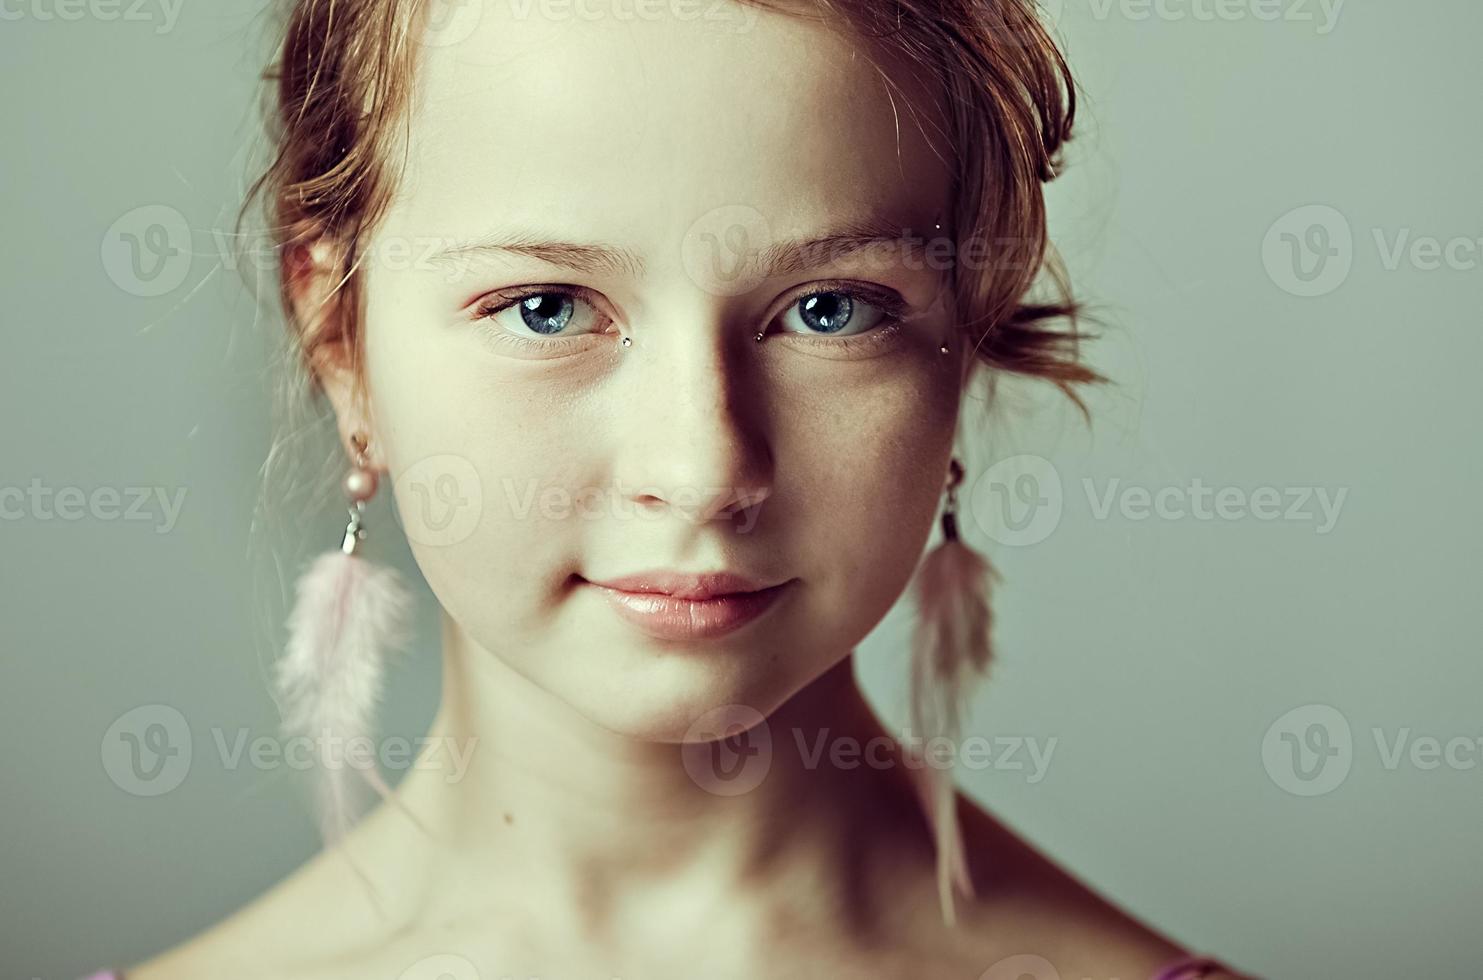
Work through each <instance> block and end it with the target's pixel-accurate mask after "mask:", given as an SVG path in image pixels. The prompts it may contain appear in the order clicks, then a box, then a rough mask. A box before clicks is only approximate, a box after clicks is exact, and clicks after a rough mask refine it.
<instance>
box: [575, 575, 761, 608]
mask: <svg viewBox="0 0 1483 980" xmlns="http://www.w3.org/2000/svg"><path fill="white" fill-rule="evenodd" d="M588 581H589V582H591V583H592V584H593V585H600V586H602V587H603V588H606V589H616V590H618V591H619V592H648V593H659V594H661V595H668V596H673V597H675V598H676V599H696V600H699V599H712V598H715V597H716V596H722V595H735V594H736V593H738V592H760V591H761V590H763V589H766V588H770V587H771V586H770V585H769V583H767V582H763V581H760V580H758V579H755V578H752V577H750V576H747V575H741V574H738V573H736V572H726V571H720V572H676V571H671V570H669V569H663V568H656V569H652V570H650V571H647V572H637V573H635V574H633V575H624V576H622V577H621V578H610V579H603V580H601V581H599V580H597V579H588ZM779 584H780V583H779Z"/></svg>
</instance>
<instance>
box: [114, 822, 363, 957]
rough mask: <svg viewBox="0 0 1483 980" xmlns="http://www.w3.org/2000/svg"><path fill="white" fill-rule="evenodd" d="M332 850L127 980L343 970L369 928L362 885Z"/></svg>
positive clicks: (159, 955) (318, 856)
mask: <svg viewBox="0 0 1483 980" xmlns="http://www.w3.org/2000/svg"><path fill="white" fill-rule="evenodd" d="M341 864H342V862H337V861H332V860H330V859H329V854H328V853H327V852H325V851H320V852H318V853H317V854H316V855H315V856H314V857H313V858H311V859H310V860H309V861H308V862H306V863H305V864H303V865H301V866H299V867H298V868H297V869H295V870H294V871H292V872H291V873H289V874H288V875H286V876H285V877H284V878H282V879H280V880H279V881H278V882H277V883H276V884H274V885H273V886H272V887H270V888H269V889H267V890H266V891H264V892H263V893H262V894H260V895H258V896H257V897H256V898H254V899H253V900H252V901H250V902H249V903H248V904H246V905H244V906H242V907H240V908H238V909H236V910H235V911H233V912H231V913H230V914H228V915H227V916H225V917H224V918H222V919H220V920H218V921H217V922H215V923H214V924H212V925H211V926H209V927H207V928H206V929H204V930H202V931H201V932H198V933H196V934H195V935H193V936H190V937H188V938H187V939H184V940H182V941H181V942H179V943H177V944H175V945H174V946H171V947H169V948H167V949H165V950H163V951H161V952H159V953H157V954H156V955H154V956H152V957H150V958H149V959H146V960H144V961H143V962H141V963H139V964H137V965H135V966H132V967H129V968H127V969H125V970H124V971H123V975H124V980H201V978H202V977H231V978H233V980H236V978H243V980H254V978H259V977H261V978H263V980H268V978H275V980H282V978H284V977H288V976H292V977H296V978H304V980H311V978H314V977H317V976H331V975H340V974H338V973H337V972H335V971H334V970H333V969H332V967H333V965H334V962H335V960H336V958H337V957H338V955H339V954H340V952H341V951H343V950H344V948H345V944H346V943H347V942H352V941H353V936H354V934H355V930H356V929H358V928H363V927H362V926H361V925H359V923H361V922H363V920H364V910H363V909H361V908H360V907H359V906H360V905H361V904H362V903H361V902H360V901H359V900H358V898H357V896H358V895H359V894H360V890H359V889H358V888H357V887H355V884H354V882H353V881H351V880H350V873H349V872H347V871H346V870H345V869H344V868H343V867H342V866H341Z"/></svg>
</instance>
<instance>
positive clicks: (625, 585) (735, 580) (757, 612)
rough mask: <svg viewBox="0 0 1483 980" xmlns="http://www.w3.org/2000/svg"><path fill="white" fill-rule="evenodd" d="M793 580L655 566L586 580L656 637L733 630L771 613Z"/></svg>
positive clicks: (707, 636)
mask: <svg viewBox="0 0 1483 980" xmlns="http://www.w3.org/2000/svg"><path fill="white" fill-rule="evenodd" d="M792 582H793V580H792V579H789V580H788V581H786V582H781V583H779V584H777V585H772V586H765V585H763V584H762V583H760V582H758V581H757V580H755V579H751V578H748V577H746V576H743V575H737V574H735V573H732V572H706V573H701V574H687V573H682V572H669V571H663V570H655V571H650V572H642V573H639V574H637V575H625V576H623V577H622V578H615V579H607V580H604V581H601V582H594V581H591V580H588V581H587V584H589V585H591V586H592V587H594V588H595V589H597V591H598V592H600V593H601V594H602V595H603V597H604V598H605V599H607V600H608V602H609V604H610V605H611V606H612V607H613V610H614V611H615V612H617V613H618V615H619V616H621V617H622V618H623V619H625V620H627V621H628V622H630V623H632V624H633V625H634V626H636V627H638V628H639V629H640V630H642V631H643V632H645V633H647V634H648V635H650V636H652V637H654V638H655V639H659V640H708V639H715V638H716V637H720V636H725V635H726V634H728V633H732V632H735V631H736V630H739V629H741V628H742V627H743V626H745V625H746V624H747V623H750V622H751V621H752V620H754V619H756V618H758V617H759V616H761V615H762V614H763V613H765V612H767V610H769V609H771V608H772V606H773V604H774V603H776V602H777V600H778V599H779V598H780V597H781V596H782V594H783V593H784V592H785V591H786V590H787V587H788V586H789V585H791V584H792Z"/></svg>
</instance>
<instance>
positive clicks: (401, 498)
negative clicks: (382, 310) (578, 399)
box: [366, 317, 600, 638]
mask: <svg viewBox="0 0 1483 980" xmlns="http://www.w3.org/2000/svg"><path fill="white" fill-rule="evenodd" d="M416 322H417V321H415V320H413V319H412V318H411V317H408V318H407V319H406V320H404V321H403V323H416ZM382 324H385V326H384V329H380V330H378V329H376V328H377V327H378V326H381V325H382ZM369 326H370V332H369V333H368V335H367V338H366V340H367V345H366V350H367V372H368V377H369V380H370V384H371V390H372V391H373V393H374V404H375V411H376V424H377V429H378V431H379V433H380V435H381V438H382V441H383V446H384V450H385V452H386V462H387V465H388V469H389V470H390V474H391V477H392V479H391V480H390V481H389V482H390V484H391V489H392V491H393V493H394V496H395V506H396V509H397V516H398V518H399V520H400V523H401V525H402V529H403V531H404V532H405V533H406V536H407V540H408V544H409V546H410V548H411V551H412V553H413V556H414V557H415V558H416V560H417V563H418V566H419V567H420V568H421V570H422V572H423V575H424V577H425V578H426V579H427V582H428V585H429V586H430V587H431V589H432V590H433V592H434V594H436V595H437V596H438V599H439V601H440V602H441V603H442V604H443V606H444V607H445V608H446V609H447V610H448V612H449V614H450V615H451V616H452V617H453V618H454V619H455V620H457V621H458V622H460V623H462V624H464V625H465V626H466V627H467V628H469V629H470V630H471V631H472V632H474V633H475V635H476V636H477V637H479V638H488V637H490V636H500V635H510V633H511V632H512V631H513V632H516V633H525V632H529V631H534V630H537V629H538V628H539V627H540V626H541V625H542V623H543V622H544V621H545V619H546V618H547V617H549V615H550V614H551V613H552V611H553V610H552V608H551V606H552V597H553V596H554V595H555V594H556V593H557V591H558V590H559V587H560V585H561V583H562V581H564V579H565V577H566V575H567V574H568V573H569V572H570V571H571V570H572V569H571V566H570V561H571V559H572V557H573V556H574V555H578V554H580V541H581V535H582V534H583V532H584V526H585V525H587V524H588V523H590V522H589V521H587V520H584V519H583V518H582V517H581V516H580V515H581V514H582V512H583V507H584V506H585V505H587V504H589V503H592V504H593V509H596V508H597V507H598V506H600V504H597V503H595V502H591V501H588V500H587V499H586V498H584V497H583V496H582V494H581V488H582V487H584V486H586V487H591V486H592V485H593V482H594V481H593V480H592V479H591V474H589V473H587V472H585V471H583V470H582V469H581V468H580V466H581V463H582V461H584V460H589V459H593V458H595V453H596V452H597V449H598V448H599V447H594V446H592V445H589V444H588V443H587V441H584V440H588V439H589V438H590V437H589V435H588V434H589V433H590V432H591V431H592V426H590V425H588V424H586V423H585V422H584V418H583V412H582V410H581V409H580V407H579V406H577V405H575V404H574V403H573V402H572V401H571V400H569V399H566V398H563V397H561V396H560V393H556V392H552V391H551V390H549V386H542V385H539V384H533V383H531V382H530V381H529V379H525V380H522V379H521V378H519V377H514V376H510V375H509V374H508V373H506V372H500V371H494V370H491V369H490V365H489V360H488V357H487V355H484V354H483V353H482V351H480V350H479V349H478V348H477V345H476V344H471V343H470V342H469V341H468V339H467V338H463V340H462V342H447V341H443V340H440V339H431V338H430V339H429V340H428V341H427V342H418V341H419V337H418V336H417V335H418V334H420V333H422V332H423V331H420V330H414V329H410V328H404V327H403V326H402V325H401V324H387V323H385V318H383V320H382V322H381V324H378V323H377V322H374V321H373V322H372V323H371V324H370V325H369ZM428 329H429V330H430V331H436V330H437V327H436V326H431V327H429V328H428ZM495 597H497V601H495Z"/></svg>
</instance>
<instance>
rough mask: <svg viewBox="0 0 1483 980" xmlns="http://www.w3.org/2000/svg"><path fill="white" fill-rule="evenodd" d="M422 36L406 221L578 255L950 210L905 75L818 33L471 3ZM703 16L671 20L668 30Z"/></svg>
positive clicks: (935, 138)
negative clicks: (742, 227)
mask: <svg viewBox="0 0 1483 980" xmlns="http://www.w3.org/2000/svg"><path fill="white" fill-rule="evenodd" d="M458 9H459V11H460V15H465V14H467V13H468V12H469V11H470V10H474V11H476V12H477V17H475V18H474V19H473V20H472V21H470V22H467V23H462V24H460V23H458V22H457V21H450V22H448V23H445V24H442V25H441V27H442V30H438V29H437V28H438V27H439V26H440V25H439V24H438V23H437V22H436V21H434V22H432V24H431V25H430V30H429V32H428V33H427V34H426V35H424V38H425V40H426V41H427V43H425V44H424V46H423V47H422V50H421V52H420V63H419V66H418V69H417V77H416V78H415V79H414V88H413V99H412V105H411V108H410V118H409V120H408V124H409V129H408V133H409V135H410V139H411V142H410V146H409V147H408V153H407V157H406V160H407V170H406V173H405V177H404V182H403V185H402V187H401V191H400V193H399V195H398V202H397V204H395V205H394V206H393V209H392V214H391V215H389V216H388V217H389V219H392V220H395V219H396V218H397V217H398V214H399V213H400V217H401V218H402V219H404V220H406V219H410V220H415V221H416V222H417V223H418V224H419V225H421V226H423V228H424V229H425V230H427V231H430V232H434V233H446V234H450V235H458V234H461V233H466V232H482V231H485V230H487V229H489V228H490V227H496V226H498V224H499V222H500V221H501V220H502V219H508V220H510V221H512V222H515V223H518V224H520V225H521V226H535V227H539V228H541V229H542V230H549V231H552V232H558V233H569V234H571V235H572V236H573V240H582V239H603V240H625V239H626V240H629V241H633V242H634V243H635V244H636V245H640V246H641V245H643V244H644V243H643V242H642V241H641V239H642V238H643V237H645V236H648V237H649V238H651V239H655V240H654V241H650V242H649V243H648V244H652V245H659V244H661V243H660V242H659V241H657V239H658V238H659V237H660V236H665V237H667V238H672V237H678V236H680V235H683V233H684V229H685V228H686V227H687V226H688V225H689V224H690V223H691V222H693V221H694V220H695V219H696V218H697V217H698V216H699V215H701V214H703V213H705V212H706V211H708V210H710V209H713V208H717V207H721V206H725V205H743V206H746V207H751V208H755V209H757V210H758V211H760V212H762V213H763V215H764V216H765V217H766V218H767V219H768V220H769V221H770V222H774V223H778V224H780V225H781V226H784V227H788V228H794V227H796V228H798V229H800V230H802V229H806V228H810V227H813V226H815V225H817V224H820V223H825V222H827V221H828V220H829V219H830V218H839V217H851V216H854V215H856V214H864V213H867V212H869V211H875V212H885V213H887V214H891V215H899V216H900V220H902V221H903V222H905V221H908V220H915V221H924V220H928V219H930V218H931V217H932V216H933V215H935V214H937V213H938V211H939V210H941V209H943V208H945V207H946V206H947V203H948V202H947V196H946V195H947V192H948V186H949V183H950V181H949V176H948V172H947V170H946V166H945V164H944V163H943V159H942V158H944V157H947V155H948V154H947V148H946V142H945V140H944V139H943V137H942V135H941V127H942V122H941V116H940V113H939V110H937V109H936V107H935V104H934V103H935V98H934V95H933V93H932V90H931V89H930V88H928V87H926V86H925V85H923V84H922V82H921V81H920V80H919V79H918V78H917V77H915V75H914V73H913V71H912V70H911V68H910V67H908V66H905V65H900V64H898V63H896V62H893V61H891V60H889V56H888V55H886V53H885V52H883V51H881V50H880V49H877V48H872V47H867V42H865V41H863V40H860V39H857V38H854V37H851V36H846V35H844V34H842V33H840V32H839V30H838V29H836V28H831V27H829V26H827V25H825V24H822V23H820V22H818V21H817V20H807V19H804V18H801V17H794V16H789V15H786V14H782V13H778V12H775V11H768V10H764V9H761V8H757V7H752V6H747V5H744V4H740V3H735V2H731V0H699V2H694V0H692V2H690V3H689V5H688V7H687V6H686V5H685V4H683V3H681V2H680V0H665V3H664V4H651V5H649V6H647V7H646V6H642V5H641V6H640V7H639V8H638V9H640V10H645V11H648V15H647V16H632V15H630V16H626V17H625V16H619V14H620V13H622V12H623V11H624V10H627V11H633V10H634V9H635V6H634V3H633V2H632V0H621V2H620V0H578V2H575V3H567V4H562V3H560V2H559V0H482V2H476V3H462V4H460V5H459V8H458ZM678 10H691V11H698V15H691V16H684V17H682V16H676V14H675V13H674V11H678Z"/></svg>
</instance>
